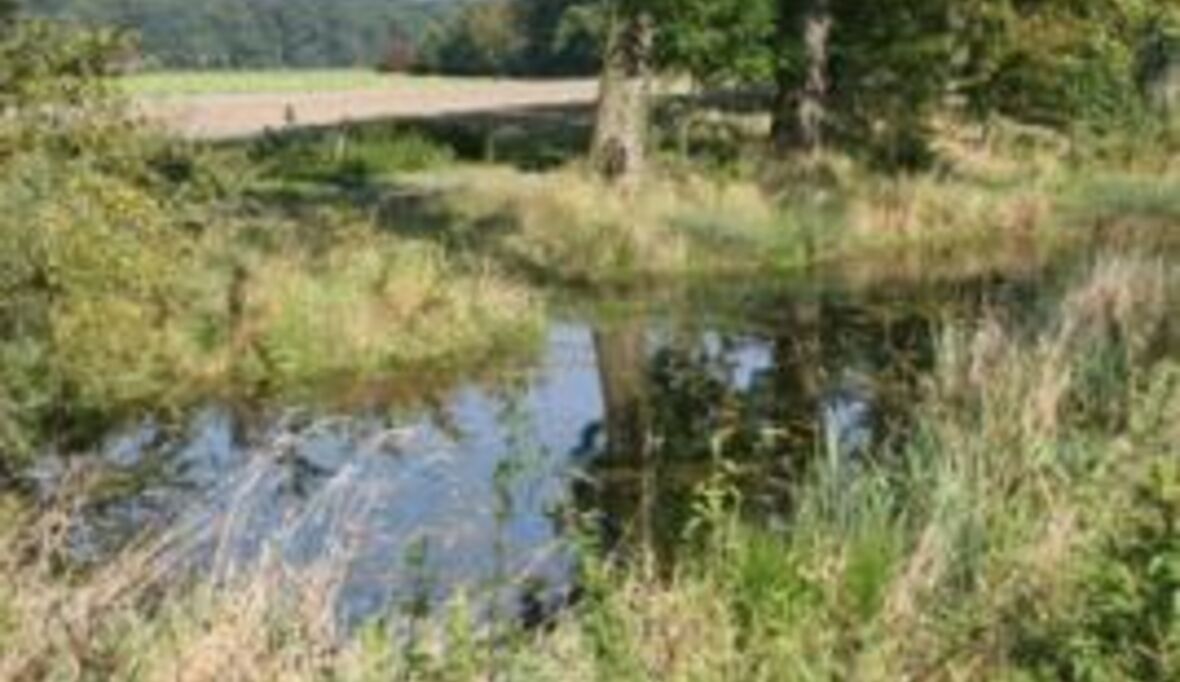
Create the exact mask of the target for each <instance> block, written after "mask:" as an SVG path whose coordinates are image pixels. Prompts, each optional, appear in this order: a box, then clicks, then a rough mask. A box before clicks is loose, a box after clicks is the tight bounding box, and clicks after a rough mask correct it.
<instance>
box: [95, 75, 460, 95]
mask: <svg viewBox="0 0 1180 682" xmlns="http://www.w3.org/2000/svg"><path fill="white" fill-rule="evenodd" d="M476 82H479V79H472V78H444V77H431V76H405V75H387V74H382V73H378V72H376V71H372V70H366V69H309V70H285V71H279V70H276V71H153V72H148V73H141V74H134V75H129V76H123V77H121V78H118V79H117V80H116V81H115V83H116V84H117V85H118V86H119V87H120V88H122V90H123V91H125V92H127V93H128V94H131V95H139V96H170V95H215V94H265V93H292V92H342V91H350V90H385V89H389V90H395V89H396V90H415V89H421V88H434V87H440V86H444V85H462V84H470V83H476Z"/></svg>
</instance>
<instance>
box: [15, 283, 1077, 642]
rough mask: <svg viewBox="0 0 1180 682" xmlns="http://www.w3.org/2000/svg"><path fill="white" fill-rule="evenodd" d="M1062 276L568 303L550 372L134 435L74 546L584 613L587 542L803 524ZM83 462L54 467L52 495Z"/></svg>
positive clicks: (114, 458)
mask: <svg viewBox="0 0 1180 682" xmlns="http://www.w3.org/2000/svg"><path fill="white" fill-rule="evenodd" d="M1064 277H1065V276H1064V275H1062V274H1057V275H1054V276H1053V277H1049V276H1047V275H1042V274H1035V273H1034V274H1028V275H1022V276H1019V277H985V278H980V279H976V280H973V281H970V282H958V283H955V284H941V285H936V286H929V285H928V286H905V285H897V286H891V287H876V288H874V289H873V290H871V291H864V290H859V291H858V290H855V289H852V288H848V287H841V286H838V285H831V286H828V285H825V286H817V285H806V286H803V285H800V284H799V283H797V282H783V283H781V284H778V285H773V286H768V285H767V284H766V283H765V282H763V283H760V284H756V285H742V284H736V283H735V284H730V285H726V286H716V285H714V286H707V287H693V288H690V289H689V290H686V291H682V292H677V293H676V294H673V295H654V294H653V295H651V296H648V297H632V298H631V299H629V301H628V302H626V303H621V302H615V303H614V304H611V305H608V306H601V305H571V306H568V309H567V310H565V311H564V312H558V313H557V314H556V315H555V321H554V322H553V323H552V325H551V327H550V331H549V333H548V340H547V343H546V345H545V349H544V352H543V355H542V357H541V358H539V359H538V361H537V363H536V365H535V366H534V367H532V368H530V369H529V370H528V371H527V372H524V373H522V374H519V375H514V376H511V377H506V378H505V379H504V380H502V381H499V382H495V383H492V384H490V385H489V384H487V383H472V384H470V385H465V386H459V387H457V388H454V389H453V390H450V391H448V392H445V393H444V395H442V396H441V397H437V398H435V399H433V400H432V401H430V402H431V403H432V406H431V407H429V408H421V407H418V408H412V409H410V408H391V407H389V406H387V405H374V406H371V407H369V408H366V409H355V410H351V411H349V412H347V413H332V412H331V411H322V410H319V411H317V410H311V409H293V408H288V409H275V408H251V407H245V406H240V405H230V404H212V405H208V406H206V407H204V408H203V409H200V410H198V411H196V412H195V413H193V414H192V415H191V416H189V417H187V418H186V419H184V420H182V421H181V423H179V424H164V423H161V422H145V423H137V424H134V425H130V426H128V427H125V428H122V429H119V430H117V431H116V432H114V433H112V434H111V435H109V436H108V437H107V438H105V439H104V441H103V442H102V444H101V445H100V447H98V448H97V451H98V452H99V453H100V455H99V456H98V458H97V459H98V461H101V462H102V463H103V465H104V467H105V468H106V469H107V470H109V471H110V472H113V475H112V476H111V477H110V478H109V479H108V480H109V481H110V483H108V484H106V485H104V486H103V488H102V489H101V491H100V493H99V494H98V495H97V497H96V498H94V499H93V500H92V501H91V502H90V503H89V506H88V508H87V509H86V511H85V514H84V515H83V516H82V519H83V521H80V522H79V523H78V525H77V527H76V528H75V529H74V531H73V543H74V547H75V551H76V553H77V555H78V556H79V557H80V558H82V559H91V560H100V559H101V558H102V557H103V556H107V555H109V553H110V552H112V551H116V550H117V549H118V548H119V547H121V546H123V545H124V544H125V543H126V542H128V541H129V540H130V539H132V538H134V537H138V536H141V535H143V534H144V532H145V531H148V530H150V531H154V532H155V533H158V534H160V535H161V536H162V537H163V540H162V541H161V544H160V547H161V549H160V551H159V552H158V553H157V556H158V561H160V562H161V570H164V571H169V572H174V574H175V575H184V574H187V573H191V572H192V571H198V572H200V573H201V574H202V575H209V576H213V577H214V578H215V579H219V580H228V579H232V578H233V577H234V576H235V575H241V574H242V573H243V572H247V571H251V570H253V569H255V568H257V567H258V566H259V565H260V564H262V563H264V562H268V561H272V562H273V561H279V562H280V563H281V564H282V565H284V566H290V567H312V566H315V567H324V566H326V567H328V568H327V570H330V571H331V572H332V573H333V576H334V580H335V581H336V584H338V585H339V587H338V590H337V591H336V593H335V594H336V610H337V613H338V614H339V617H340V618H341V620H342V621H343V622H346V623H358V622H361V621H363V620H365V619H368V618H370V617H372V616H375V615H379V614H383V613H388V612H389V610H390V609H423V608H427V607H429V606H430V605H434V604H439V603H441V602H443V601H445V600H446V599H448V598H450V597H452V596H454V595H455V594H456V593H457V592H458V591H463V592H465V593H467V594H469V595H471V596H472V597H473V598H474V599H475V601H476V603H477V604H479V605H480V608H481V609H485V610H486V611H487V612H488V613H490V614H492V615H500V616H502V615H509V616H511V617H514V618H517V617H519V618H522V619H524V620H525V621H534V620H536V619H539V618H543V617H544V616H545V614H546V613H549V612H551V611H552V610H553V609H557V608H560V606H561V605H562V604H564V603H567V602H568V601H569V600H570V599H571V598H573V596H574V594H575V593H576V590H577V586H576V580H575V576H576V573H577V561H578V557H579V548H580V547H583V546H585V545H586V541H587V540H592V541H593V544H596V545H598V546H600V547H606V548H608V549H612V550H616V551H618V552H620V553H625V552H627V551H629V550H631V549H633V548H636V547H645V548H649V549H652V550H653V553H654V556H655V557H656V558H657V559H658V561H659V563H660V564H661V565H664V566H671V565H673V564H674V562H675V560H676V551H677V548H678V547H679V546H681V543H680V540H681V539H682V537H683V535H684V532H685V528H686V525H687V523H688V521H689V520H690V519H691V518H692V514H693V502H694V500H695V499H696V496H697V494H698V492H699V490H700V486H701V485H702V484H703V483H706V482H708V481H710V480H712V478H713V477H714V476H716V475H717V474H718V473H719V472H726V475H727V476H729V480H731V481H733V482H734V483H735V484H736V485H737V486H738V487H739V488H740V489H741V491H742V494H743V498H744V500H745V501H746V507H747V512H746V513H748V514H749V515H750V516H751V518H753V519H755V520H757V521H758V522H760V523H765V524H767V525H769V526H772V527H774V526H783V525H785V524H787V523H788V522H789V511H790V504H791V491H792V487H793V485H794V483H795V482H797V481H798V480H799V479H800V477H802V476H805V475H806V474H807V472H808V470H809V469H810V467H813V466H814V465H815V463H816V462H822V461H828V462H835V463H836V464H837V465H841V466H845V465H846V466H848V467H850V468H853V467H855V466H857V464H858V462H861V461H863V460H864V459H866V458H870V457H875V456H879V453H881V452H888V451H896V450H897V448H898V447H899V446H900V444H901V443H902V442H903V441H904V438H905V434H906V433H907V428H906V426H907V422H908V420H909V419H910V417H911V414H910V411H911V408H912V406H913V405H914V403H915V401H917V400H918V399H919V397H920V395H921V393H922V386H923V381H924V378H925V377H926V376H927V375H928V374H929V372H930V371H931V369H932V365H933V355H934V350H935V347H936V345H937V343H938V340H939V337H940V334H941V333H942V332H943V330H944V329H945V328H946V327H947V326H948V325H953V324H959V325H971V324H978V323H979V322H978V321H979V320H980V319H983V318H987V317H989V316H990V317H993V318H994V317H1000V318H1001V319H1004V320H1005V322H1007V323H1017V324H1027V325H1030V326H1031V325H1035V324H1037V322H1038V321H1039V320H1041V319H1042V318H1043V311H1044V310H1045V309H1046V308H1045V307H1044V305H1043V301H1045V300H1046V299H1049V298H1052V296H1053V295H1054V294H1053V292H1055V291H1059V290H1060V283H1061V281H1063V278H1064ZM558 307H559V308H561V307H565V306H558ZM65 462H66V460H64V459H63V458H55V457H46V458H44V459H43V460H42V462H41V463H40V465H39V466H38V467H37V480H38V481H39V482H40V484H41V486H42V487H43V489H45V490H52V489H54V488H56V487H58V486H60V485H61V481H62V479H63V477H64V472H65V471H67V469H68V467H67V465H66V463H65Z"/></svg>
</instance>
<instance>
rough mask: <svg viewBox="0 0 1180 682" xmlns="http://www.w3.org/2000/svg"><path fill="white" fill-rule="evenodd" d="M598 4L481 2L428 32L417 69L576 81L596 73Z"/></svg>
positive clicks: (591, 0) (587, 0)
mask: <svg viewBox="0 0 1180 682" xmlns="http://www.w3.org/2000/svg"><path fill="white" fill-rule="evenodd" d="M600 5H601V2H600V1H599V0H481V1H475V2H469V3H467V4H466V5H465V6H464V7H462V9H460V10H459V11H457V12H454V13H453V14H451V15H450V17H449V19H448V20H447V21H444V22H442V23H441V24H439V25H438V26H436V27H435V29H434V30H433V31H432V32H431V34H430V36H429V38H428V40H427V41H426V44H425V45H424V46H423V49H422V64H421V67H422V68H423V69H426V70H430V71H435V72H440V73H453V74H496V75H504V74H510V75H528V76H579V75H590V74H593V73H594V72H596V71H597V69H598V66H599V61H600V52H601V30H602V27H601V26H600V25H599V24H600V22H599V9H600Z"/></svg>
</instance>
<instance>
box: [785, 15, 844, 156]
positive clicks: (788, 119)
mask: <svg viewBox="0 0 1180 682" xmlns="http://www.w3.org/2000/svg"><path fill="white" fill-rule="evenodd" d="M795 6H796V2H794V1H793V0H779V11H778V20H777V21H778V28H777V40H778V43H779V46H780V49H781V47H782V46H784V45H788V44H790V43H791V42H794V41H795V40H797V39H798V38H799V37H800V35H801V37H802V39H803V48H804V69H803V73H802V74H801V75H800V74H798V72H797V71H796V70H794V69H792V68H791V66H790V65H789V64H782V65H780V66H779V69H778V73H777V75H776V81H777V83H776V87H777V90H778V92H777V95H776V98H775V107H774V129H773V133H772V136H773V144H774V147H775V150H776V151H778V152H779V153H786V152H788V151H794V150H802V151H805V152H808V153H815V152H818V151H820V150H821V149H823V146H824V127H825V124H826V123H827V111H828V109H827V105H828V94H829V90H830V77H829V67H830V60H831V42H832V26H833V20H832V7H831V0H809V2H808V4H807V5H806V8H805V9H804V10H803V11H802V12H801V13H800V12H798V11H797V10H796V9H795ZM800 76H801V82H800Z"/></svg>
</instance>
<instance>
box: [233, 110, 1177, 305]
mask: <svg viewBox="0 0 1180 682" xmlns="http://www.w3.org/2000/svg"><path fill="white" fill-rule="evenodd" d="M567 117H568V118H570V119H571V121H572V122H571V123H569V125H568V126H567V127H566V128H565V129H564V130H558V129H555V128H553V126H552V125H551V123H552V122H551V121H550V120H549V119H548V118H545V117H544V116H543V115H540V114H538V115H537V118H536V120H535V121H530V120H528V119H505V120H500V119H498V118H495V117H489V118H488V119H487V120H470V121H464V122H463V123H459V122H456V123H455V124H453V125H449V126H443V125H435V124H429V123H423V124H401V125H399V126H388V125H368V126H356V127H352V128H348V129H344V130H340V131H331V132H326V133H318V134H317V133H300V134H294V135H290V136H285V137H284V136H280V137H277V138H272V139H270V140H268V141H266V142H263V143H259V144H256V145H254V146H253V151H252V153H253V156H254V158H255V160H256V161H257V162H258V163H260V164H261V165H262V167H263V168H264V169H266V170H264V175H265V176H266V177H267V178H268V179H269V181H270V182H271V183H273V185H277V186H278V187H282V188H286V189H287V190H288V191H289V192H291V193H292V194H295V195H298V194H299V193H303V194H304V195H305V196H306V195H307V194H308V193H309V192H313V193H314V192H318V194H316V196H317V197H318V199H319V200H321V201H329V202H331V201H338V202H341V203H344V204H348V203H356V202H358V201H359V202H364V203H368V204H371V205H373V206H374V207H375V208H377V209H378V212H379V213H380V214H381V215H382V216H383V219H384V220H385V222H386V224H387V225H388V226H389V227H390V228H391V229H393V230H395V231H399V232H402V233H405V234H408V235H410V236H412V237H415V238H427V239H430V240H433V241H435V242H437V243H441V244H443V245H444V246H445V247H447V249H448V250H450V251H451V252H453V253H459V254H463V255H465V256H466V255H471V254H475V255H477V256H478V257H481V258H489V259H491V260H493V261H496V262H498V263H500V264H501V266H502V267H503V268H504V269H505V270H506V271H508V272H511V273H514V274H516V275H518V276H521V277H524V278H526V279H528V280H530V281H532V282H533V283H534V284H541V285H554V284H556V285H574V286H577V287H583V288H587V287H588V288H607V287H613V286H618V285H624V286H625V285H633V284H637V283H644V282H649V281H652V280H661V279H675V278H677V277H694V276H698V277H699V276H704V277H708V276H710V275H713V274H725V273H732V272H743V273H751V272H767V273H774V272H776V271H777V272H781V271H797V270H800V269H804V268H817V267H818V268H820V269H824V270H833V269H835V270H839V269H842V268H845V267H848V266H851V267H850V270H851V272H850V275H851V276H853V277H859V278H862V279H865V280H866V284H869V285H871V280H872V279H874V278H875V277H881V278H895V277H905V278H911V279H914V278H926V279H930V280H936V279H942V278H949V279H955V278H964V277H972V276H975V275H978V274H981V273H987V272H1000V271H1005V270H1011V269H1030V268H1036V267H1040V266H1042V265H1043V264H1044V263H1045V262H1046V261H1048V260H1050V259H1052V258H1055V257H1056V256H1058V255H1060V254H1061V253H1063V252H1067V251H1069V250H1071V249H1074V250H1080V251H1085V250H1090V249H1093V248H1095V247H1097V246H1100V245H1101V246H1111V247H1114V248H1118V247H1122V246H1128V245H1131V244H1144V243H1151V244H1152V245H1153V248H1154V247H1162V246H1166V245H1168V244H1169V243H1170V244H1174V243H1175V241H1176V237H1175V235H1176V234H1177V232H1178V231H1177V229H1176V228H1177V226H1180V206H1178V205H1177V203H1176V200H1175V197H1177V196H1180V169H1178V168H1177V167H1176V165H1175V161H1174V158H1176V155H1175V154H1174V152H1175V150H1176V149H1177V147H1176V143H1177V138H1176V135H1175V132H1174V131H1167V130H1160V131H1156V132H1154V133H1151V134H1147V133H1145V134H1144V135H1145V136H1146V139H1151V140H1154V141H1155V142H1156V143H1157V144H1156V145H1155V146H1154V147H1153V148H1150V149H1144V148H1143V147H1144V146H1145V143H1144V142H1143V140H1142V139H1140V138H1137V137H1135V138H1131V139H1127V140H1124V141H1123V142H1118V141H1106V142H1105V144H1106V146H1105V147H1103V146H1099V145H1097V144H1094V143H1081V142H1076V141H1073V142H1071V141H1070V140H1068V139H1066V138H1064V137H1060V138H1059V137H1054V136H1052V135H1051V134H1049V133H1044V132H1043V131H1042V132H1040V133H1037V134H1041V135H1045V136H1047V139H1042V138H1040V137H1036V134H1034V133H1032V132H1029V131H1026V130H1023V129H1020V128H1015V127H1009V126H1008V125H1006V124H997V125H995V126H994V129H991V130H987V131H985V130H983V129H981V128H980V127H979V126H973V125H966V124H950V123H946V124H943V125H942V126H941V128H940V132H939V141H938V144H937V148H938V150H939V155H938V160H937V162H936V163H935V165H934V166H933V167H931V168H928V169H926V170H922V171H914V172H908V173H888V172H883V171H881V170H880V169H876V168H873V167H872V166H870V165H867V164H866V163H865V162H864V161H862V160H856V159H853V158H850V157H846V156H841V155H839V154H829V155H825V156H822V157H820V158H812V159H803V158H796V159H788V160H785V161H771V160H768V159H766V157H765V155H764V152H763V151H762V150H761V145H762V144H763V139H764V135H765V131H764V130H763V129H762V127H760V126H745V127H742V128H741V130H740V131H739V132H736V133H732V134H729V135H726V136H724V139H723V140H722V141H721V142H716V144H714V145H712V146H710V145H705V144H704V143H705V141H707V140H708V139H711V137H712V136H716V135H717V133H715V132H710V131H709V130H706V131H704V132H700V131H698V132H692V131H690V133H688V134H689V135H690V139H689V141H688V142H687V143H684V145H683V146H685V147H686V148H687V149H688V151H684V150H681V149H679V148H678V147H677V146H672V147H664V148H662V152H661V156H660V159H659V163H657V164H655V165H654V166H653V171H652V172H651V174H650V177H649V178H648V179H647V181H646V182H645V184H644V185H643V186H642V188H641V189H639V190H637V191H635V192H633V193H629V194H628V193H621V192H619V191H618V190H617V189H616V188H614V187H611V186H609V185H608V184H606V183H604V182H602V181H600V180H598V179H597V178H595V177H593V175H592V174H591V173H589V172H587V171H586V170H585V169H584V168H583V166H582V164H581V162H580V161H579V160H578V159H577V158H576V157H570V156H569V150H571V149H580V148H581V145H580V144H579V143H578V142H577V140H578V139H581V138H582V137H584V136H585V135H586V134H587V129H586V128H585V127H582V126H581V125H580V124H578V123H577V122H576V115H574V114H568V115H567ZM721 120H722V121H725V120H727V119H725V118H724V117H722V118H721ZM733 125H734V126H738V125H739V124H738V122H734V123H733ZM739 127H740V126H739ZM747 128H748V129H747ZM456 130H460V131H461V134H460V133H456ZM693 130H696V129H693ZM530 131H531V134H532V136H531V137H530ZM661 132H662V133H667V132H668V131H663V130H662V129H661ZM701 136H704V138H703V139H697V138H698V137H701ZM456 140H459V141H461V142H462V144H460V143H459V142H457V141H456ZM522 140H524V141H522ZM669 144H671V143H669ZM702 145H704V146H705V147H706V148H708V149H710V150H711V151H709V152H708V153H707V154H704V153H701V152H694V151H692V150H693V149H694V148H696V147H698V146H702ZM716 145H721V146H723V147H726V148H727V149H729V151H728V152H727V153H720V152H717V151H716V150H715V149H713V146H716ZM518 147H520V148H518ZM529 149H531V150H533V151H537V150H546V154H548V155H544V154H542V155H538V154H535V153H534V154H531V153H529V152H528V150H529ZM563 150H565V151H563ZM702 154H704V155H702ZM563 155H564V156H563ZM718 155H720V157H721V158H722V159H733V160H730V161H724V160H720V161H719V160H717V159H716V158H714V157H716V156H718ZM501 157H503V158H504V159H507V162H506V163H510V164H513V166H512V167H509V166H508V165H497V164H496V163H487V162H488V161H495V160H497V159H500V158H501ZM272 189H273V187H272ZM874 264H875V265H876V269H875V270H874Z"/></svg>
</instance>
